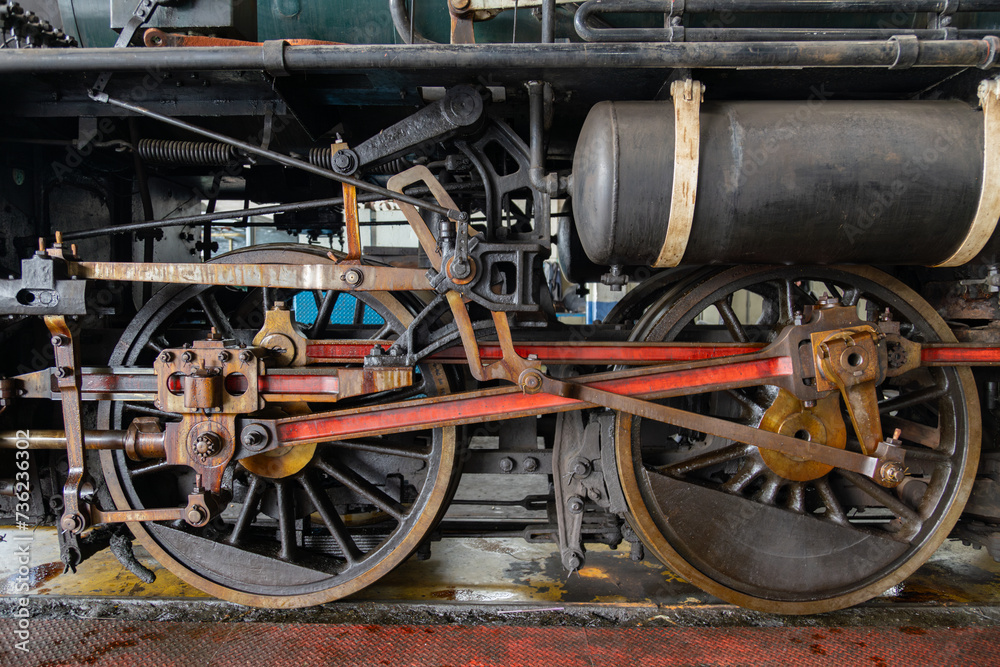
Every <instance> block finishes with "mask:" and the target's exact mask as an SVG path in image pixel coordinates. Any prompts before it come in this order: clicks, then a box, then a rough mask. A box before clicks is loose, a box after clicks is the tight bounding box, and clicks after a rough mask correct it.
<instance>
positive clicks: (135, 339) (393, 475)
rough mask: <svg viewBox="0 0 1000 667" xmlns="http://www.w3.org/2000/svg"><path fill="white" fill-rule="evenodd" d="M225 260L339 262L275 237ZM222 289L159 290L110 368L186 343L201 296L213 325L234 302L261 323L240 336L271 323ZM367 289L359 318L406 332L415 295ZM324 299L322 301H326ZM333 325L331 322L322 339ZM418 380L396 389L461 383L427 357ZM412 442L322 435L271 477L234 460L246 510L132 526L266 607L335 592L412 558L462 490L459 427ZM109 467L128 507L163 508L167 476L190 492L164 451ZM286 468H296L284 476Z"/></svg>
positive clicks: (229, 592)
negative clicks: (188, 317) (187, 318)
mask: <svg viewBox="0 0 1000 667" xmlns="http://www.w3.org/2000/svg"><path fill="white" fill-rule="evenodd" d="M213 261H220V262H249V263H263V262H276V263H285V264H296V263H297V264H302V263H326V262H329V261H330V260H329V259H328V258H326V255H325V253H320V252H317V251H315V250H312V249H309V248H303V247H302V246H264V247H255V248H250V249H245V250H241V251H236V252H235V253H229V254H227V255H222V256H219V257H218V258H216V259H214V260H213ZM220 291H221V289H220V288H207V287H204V286H169V287H167V288H165V289H164V290H162V291H161V292H159V293H157V294H156V295H154V297H153V299H151V300H150V302H149V303H147V304H146V306H144V307H143V309H142V310H141V311H140V312H139V314H138V315H137V316H136V318H135V320H134V321H133V323H132V325H130V326H129V327H128V329H127V330H126V332H125V333H124V334H123V336H122V340H121V341H120V342H119V344H118V346H117V347H116V349H115V352H114V353H113V357H112V359H111V364H112V365H126V366H130V365H135V364H137V363H141V360H142V359H143V358H144V357H147V356H149V355H150V354H155V352H156V347H158V346H162V344H163V343H164V342H167V343H169V344H170V345H173V346H176V345H178V341H177V340H176V339H175V340H169V339H166V338H165V337H164V331H165V330H167V329H169V328H170V327H171V326H174V327H178V326H181V325H179V324H178V319H180V320H183V319H184V318H183V316H181V315H182V314H183V313H184V312H185V309H186V308H188V307H189V306H191V305H192V304H196V305H197V308H198V309H200V310H201V313H202V319H204V320H205V325H213V326H216V328H219V325H221V326H223V327H225V326H226V324H227V319H225V318H226V315H227V311H232V312H234V313H235V319H239V318H243V321H244V322H247V320H250V321H249V322H247V323H248V324H249V325H251V328H250V329H248V330H242V329H237V328H231V329H230V331H227V332H226V334H227V337H228V335H229V334H233V335H235V337H236V338H238V339H241V340H242V339H246V338H248V337H252V335H253V327H255V326H257V325H259V324H260V322H258V321H256V319H255V318H253V317H252V313H254V312H255V311H254V309H253V308H252V307H250V308H248V307H247V306H246V303H247V302H248V301H249V302H253V301H254V299H255V298H258V303H259V296H258V297H255V295H254V293H253V292H250V293H248V295H247V296H245V297H244V298H243V300H242V303H241V304H240V306H239V307H237V308H236V309H235V311H233V309H232V308H230V307H225V306H222V305H220V301H221V299H220V298H219V297H220V296H225V295H223V294H219V292H220ZM286 295H287V293H286ZM357 297H358V301H357V304H356V306H357V307H356V308H355V311H354V312H355V316H356V317H357V318H358V319H356V322H355V324H359V323H360V322H361V318H370V317H371V313H375V314H376V315H377V317H375V318H372V319H379V318H380V319H381V323H380V324H381V326H380V325H379V324H375V325H373V326H371V327H368V329H367V331H368V336H369V337H370V338H372V339H386V338H390V339H391V338H394V337H395V336H396V335H398V334H399V333H401V331H402V330H403V329H405V327H406V325H407V324H409V322H410V321H411V320H412V315H411V313H410V311H409V310H408V309H407V308H406V304H405V303H404V299H406V298H408V295H400V296H396V295H393V294H390V293H374V292H369V293H364V294H361V293H359V294H358V295H357ZM316 304H317V310H322V308H321V303H320V300H319V299H317V301H316ZM179 316H181V317H179ZM259 319H260V320H261V321H262V319H263V318H262V316H261V317H260V318H259ZM203 328H204V327H203ZM317 331H318V332H319V333H317ZM321 333H323V328H322V327H320V328H318V329H314V330H313V331H312V332H311V335H312V336H317V337H318V335H319V334H321ZM172 335H174V334H172ZM354 335H357V334H354ZM243 342H249V340H244V341H243ZM150 348H152V350H150ZM418 376H419V378H420V384H419V386H416V387H413V388H410V389H408V390H406V391H405V392H400V393H401V394H402V395H401V396H399V397H396V398H404V397H406V396H408V395H415V394H419V393H422V394H427V395H434V394H438V393H444V392H447V391H448V390H449V386H448V385H449V383H448V380H447V378H446V376H445V373H444V371H443V369H442V368H441V367H440V366H433V365H426V366H421V367H420V368H419V374H418ZM382 399H383V400H385V397H382ZM361 402H363V399H359V401H358V403H361ZM340 405H343V403H341V404H340ZM134 407H136V406H128V405H126V404H123V403H115V404H110V403H105V404H102V405H101V406H100V407H99V416H98V420H99V426H100V427H102V428H121V427H122V423H123V422H127V421H128V420H130V419H131V417H132V416H133V415H132V414H131V409H132V408H134ZM284 407H285V411H286V413H288V414H291V413H292V412H294V411H302V410H303V409H304V407H303V406H302V405H292V406H284ZM328 409H329V408H328ZM402 438H403V440H404V441H403V442H399V441H389V440H388V439H387V438H384V439H377V440H378V441H377V442H376V441H374V440H373V441H354V442H338V443H324V444H321V445H319V446H318V448H317V449H316V453H315V455H314V456H311V457H308V458H309V462H308V464H304V463H303V462H302V461H297V462H293V463H290V464H289V465H288V466H285V470H284V471H282V472H280V473H272V474H271V475H269V474H265V473H262V472H261V470H260V469H259V466H256V467H255V466H251V467H253V468H254V470H255V471H256V473H255V472H251V471H250V470H249V469H247V468H244V467H243V466H242V465H240V464H231V465H230V472H229V473H227V477H226V480H227V483H228V484H229V485H231V487H232V488H233V489H234V492H235V493H234V506H233V507H231V508H230V511H229V512H227V513H226V514H224V515H223V517H222V518H221V519H220V518H217V519H216V520H214V521H213V522H212V523H210V524H209V526H206V527H204V528H202V529H194V528H190V527H189V526H186V525H181V524H179V523H175V524H166V523H150V522H146V523H130V524H129V528H130V529H131V530H132V532H133V534H134V535H135V537H136V539H137V540H138V541H139V543H140V544H142V545H143V546H144V547H145V548H146V549H147V550H148V551H149V552H150V553H151V555H152V556H153V557H154V558H155V559H156V560H157V561H158V562H160V563H161V564H162V565H163V566H164V567H166V568H167V569H169V570H171V571H172V572H173V573H174V574H176V575H178V576H179V577H180V578H181V579H182V580H184V581H186V582H187V583H189V584H192V585H194V586H196V587H198V588H200V589H202V590H204V591H206V592H208V593H210V594H212V595H215V596H217V597H220V598H223V599H226V600H230V601H233V602H237V603H240V604H246V605H252V606H261V607H299V606H307V605H313V604H319V603H323V602H328V601H331V600H335V599H338V598H341V597H344V596H345V595H349V594H351V593H354V592H356V591H358V590H360V589H361V588H364V587H365V586H367V585H369V584H371V583H372V582H374V581H375V580H377V579H378V578H379V577H381V576H382V575H384V574H386V573H388V572H389V571H391V570H392V569H393V568H394V567H396V566H397V565H399V564H400V563H401V562H403V560H405V559H406V558H407V557H408V556H409V555H410V554H411V553H412V552H413V551H414V549H416V548H417V546H419V544H420V543H421V542H422V541H423V540H424V539H425V538H426V536H427V534H428V533H429V531H430V530H431V529H432V528H433V527H434V525H435V524H436V522H437V520H438V519H439V518H440V515H441V514H442V513H443V511H444V508H445V505H446V504H447V499H448V498H449V496H450V494H451V492H452V491H453V481H454V479H455V477H456V475H455V461H456V440H455V429H454V428H444V429H435V430H434V431H427V432H421V433H420V434H415V435H414V436H412V437H410V436H402ZM291 449H292V450H298V449H299V448H291ZM300 458H301V457H300ZM101 463H102V467H103V469H104V474H105V478H106V479H107V480H108V487H109V490H110V492H111V496H112V498H113V500H114V502H115V505H116V506H117V508H118V509H129V508H138V507H143V506H146V503H149V505H150V506H155V505H156V504H157V501H158V500H161V499H162V497H163V496H162V494H160V495H159V496H157V495H156V494H154V493H153V492H152V491H151V490H150V489H151V487H162V486H163V483H162V480H164V479H166V480H168V482H169V481H170V480H173V484H174V486H175V487H176V488H181V487H183V486H184V485H185V484H186V480H185V479H184V476H185V475H187V474H188V472H186V471H187V470H188V469H186V468H183V469H181V468H167V467H165V466H163V465H162V463H161V462H157V461H153V462H152V463H150V462H144V463H138V464H137V463H134V462H131V461H129V460H128V459H127V458H126V457H125V456H124V455H123V454H122V453H120V452H102V453H101ZM157 466H160V467H159V468H157ZM302 466H304V467H302ZM280 467H281V466H278V468H279V469H280ZM300 467H301V470H299V468H300ZM285 473H290V474H287V476H280V477H279V476H276V475H278V474H285ZM168 486H169V484H168ZM176 488H175V489H173V490H172V491H173V492H174V493H176V492H177V491H176ZM168 497H169V494H168Z"/></svg>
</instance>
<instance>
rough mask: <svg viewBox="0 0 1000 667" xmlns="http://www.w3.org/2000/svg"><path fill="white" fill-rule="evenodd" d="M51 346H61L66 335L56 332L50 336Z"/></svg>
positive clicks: (64, 342) (64, 341)
mask: <svg viewBox="0 0 1000 667" xmlns="http://www.w3.org/2000/svg"><path fill="white" fill-rule="evenodd" d="M51 342H52V347H62V346H63V345H65V344H66V336H63V335H62V334H56V335H55V336H53V337H52V341H51Z"/></svg>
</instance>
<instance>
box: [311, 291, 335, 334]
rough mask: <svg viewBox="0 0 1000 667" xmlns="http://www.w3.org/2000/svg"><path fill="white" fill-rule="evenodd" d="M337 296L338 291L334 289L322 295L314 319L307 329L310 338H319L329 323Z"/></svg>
mask: <svg viewBox="0 0 1000 667" xmlns="http://www.w3.org/2000/svg"><path fill="white" fill-rule="evenodd" d="M313 294H315V292H313ZM339 298H340V292H338V291H336V290H329V291H328V292H327V293H326V294H325V295H324V296H323V301H322V302H321V303H320V304H319V307H318V308H317V309H316V311H317V312H316V321H315V322H313V325H312V328H311V329H309V337H310V338H313V339H316V338H320V337H321V336H322V335H323V332H324V331H326V328H327V326H329V324H330V315H331V314H332V313H333V309H334V307H336V305H337V300H338V299H339Z"/></svg>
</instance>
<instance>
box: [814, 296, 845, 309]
mask: <svg viewBox="0 0 1000 667" xmlns="http://www.w3.org/2000/svg"><path fill="white" fill-rule="evenodd" d="M839 305H840V299H838V298H837V297H835V296H830V295H829V294H824V295H823V296H821V297H820V298H819V300H817V301H816V308H817V309H819V310H826V309H827V308H833V307H834V306H839Z"/></svg>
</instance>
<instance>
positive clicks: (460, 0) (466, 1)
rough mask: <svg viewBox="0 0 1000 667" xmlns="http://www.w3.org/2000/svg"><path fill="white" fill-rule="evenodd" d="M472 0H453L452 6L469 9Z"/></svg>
mask: <svg viewBox="0 0 1000 667" xmlns="http://www.w3.org/2000/svg"><path fill="white" fill-rule="evenodd" d="M471 3H472V0H451V6H452V7H454V8H455V9H468V8H469V5H470V4H471Z"/></svg>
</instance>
